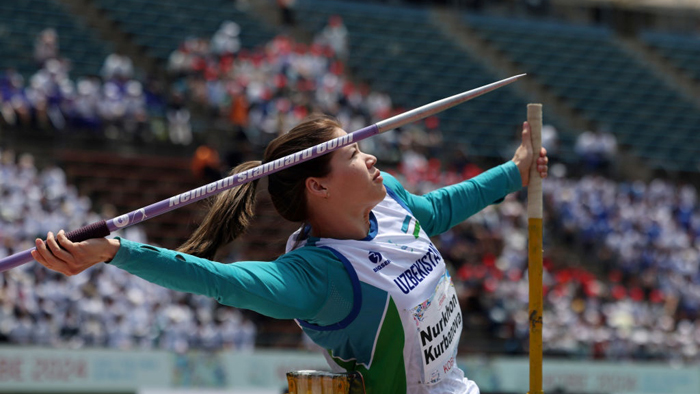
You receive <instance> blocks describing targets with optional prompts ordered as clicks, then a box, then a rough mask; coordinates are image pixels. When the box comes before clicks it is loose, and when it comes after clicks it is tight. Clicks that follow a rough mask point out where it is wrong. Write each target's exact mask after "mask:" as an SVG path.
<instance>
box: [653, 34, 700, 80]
mask: <svg viewBox="0 0 700 394" xmlns="http://www.w3.org/2000/svg"><path fill="white" fill-rule="evenodd" d="M640 38H641V39H642V40H643V41H644V42H645V43H646V44H647V45H650V46H651V47H652V48H654V49H656V50H657V51H658V52H659V53H660V54H661V56H663V57H664V58H666V59H667V60H668V61H670V62H671V64H673V65H674V66H676V67H678V68H679V69H681V70H682V71H683V72H685V73H686V74H688V75H689V76H690V77H691V78H693V79H695V80H697V81H700V38H698V37H691V36H688V35H681V34H673V33H662V32H657V31H644V32H642V33H641V34H640Z"/></svg>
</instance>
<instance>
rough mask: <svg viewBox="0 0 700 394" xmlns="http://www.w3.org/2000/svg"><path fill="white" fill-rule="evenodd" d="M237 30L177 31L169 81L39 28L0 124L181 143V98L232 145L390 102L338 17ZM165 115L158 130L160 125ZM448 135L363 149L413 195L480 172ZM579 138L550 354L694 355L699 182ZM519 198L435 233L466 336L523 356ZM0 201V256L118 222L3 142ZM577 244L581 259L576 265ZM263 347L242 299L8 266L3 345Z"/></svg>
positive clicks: (699, 281) (698, 312) (352, 120)
mask: <svg viewBox="0 0 700 394" xmlns="http://www.w3.org/2000/svg"><path fill="white" fill-rule="evenodd" d="M239 29H240V27H239V26H238V25H237V24H236V23H235V22H233V21H225V22H223V23H222V24H221V28H220V29H219V30H218V31H217V32H216V33H215V34H214V35H213V36H212V37H211V38H201V37H198V38H191V39H188V40H186V41H184V42H182V43H181V45H180V47H179V48H177V49H175V50H174V51H173V53H172V54H171V56H170V57H169V59H168V67H167V68H168V71H169V73H170V76H169V77H170V81H171V86H169V87H168V88H167V89H163V88H160V87H158V84H155V83H153V82H152V81H149V80H145V79H141V80H139V79H138V78H137V77H135V73H134V70H133V65H131V61H130V60H129V59H128V58H125V57H123V56H121V55H119V54H113V55H110V56H109V57H108V58H107V59H105V64H104V67H103V69H102V73H101V76H100V77H96V76H78V77H77V78H76V79H75V80H72V79H71V78H69V76H68V75H69V74H68V69H69V65H70V62H69V61H68V59H62V58H61V57H60V51H59V50H58V43H59V42H60V41H59V39H60V38H59V37H60V31H55V30H51V29H48V30H45V31H44V32H42V34H41V35H40V36H39V37H38V38H37V44H36V48H35V59H36V61H37V71H36V73H35V74H34V75H33V76H31V78H29V82H28V83H25V81H24V79H23V77H22V76H21V75H20V74H18V73H16V72H14V71H13V70H5V71H4V73H3V75H2V78H1V79H0V95H1V96H2V115H3V118H4V121H5V123H6V124H7V125H9V126H13V125H14V126H18V127H19V126H20V125H21V126H24V127H46V128H50V129H56V130H59V131H62V132H70V131H71V130H74V129H88V130H91V132H95V133H104V136H105V138H126V137H130V138H139V139H140V140H141V141H148V140H153V139H169V140H170V141H171V142H173V143H176V144H191V143H192V142H193V135H192V130H191V128H190V126H189V110H188V109H187V105H194V106H197V107H199V108H203V109H205V110H206V111H207V113H208V114H209V115H210V116H212V117H213V118H216V119H219V120H221V121H223V122H226V123H227V124H229V125H230V128H231V130H233V132H232V134H231V135H232V136H235V137H236V141H237V142H238V143H239V144H249V145H251V146H254V147H260V146H264V145H265V144H266V143H267V142H268V141H269V140H270V139H272V138H274V137H275V136H276V135H277V133H279V132H280V131H283V130H288V129H290V128H291V127H293V125H295V124H296V123H297V122H299V121H300V120H301V119H303V118H304V117H305V116H307V115H309V114H310V113H312V112H323V113H329V114H333V115H335V116H336V117H338V119H339V120H340V121H341V122H342V124H343V125H344V126H345V128H346V129H347V130H355V129H358V128H361V127H363V126H365V125H367V124H371V123H373V122H376V121H377V120H380V119H384V118H386V117H387V116H390V115H391V114H393V113H394V112H395V111H397V109H396V108H394V107H393V106H392V101H391V98H390V97H389V96H388V95H387V94H386V93H382V92H378V91H373V90H372V89H371V88H370V87H369V86H367V85H364V84H361V83H356V82H353V81H351V80H350V78H348V77H347V75H346V70H345V64H344V60H343V59H344V58H345V57H346V56H347V43H346V38H345V35H346V34H347V31H346V30H345V28H344V26H343V25H342V19H340V18H339V17H336V18H334V19H333V20H332V21H330V23H329V24H328V26H327V28H326V29H324V30H322V31H319V32H318V33H317V35H316V36H315V39H314V40H313V42H312V43H311V44H302V43H299V42H296V41H295V40H294V39H292V38H290V37H289V36H286V35H280V36H277V37H275V38H274V39H272V40H271V41H269V42H268V43H267V45H265V46H264V47H260V48H255V49H252V50H251V49H244V48H242V47H241V44H240V42H239V41H238V35H239ZM158 118H161V119H166V122H167V125H164V126H163V127H158V126H156V125H154V123H153V122H152V120H153V119H158ZM159 130H160V131H159ZM162 130H169V133H167V134H166V133H164V132H163V131H162ZM546 133H547V134H546V135H547V136H546V139H545V146H547V147H548V148H549V149H550V155H551V156H552V157H553V158H556V147H557V146H556V129H554V128H553V127H548V128H547V130H546ZM611 138H612V140H611ZM441 143H442V136H441V132H440V123H439V121H438V119H437V118H429V119H427V120H426V121H425V122H424V123H423V124H421V125H416V126H412V127H407V128H404V129H402V130H399V131H395V132H390V133H386V134H382V135H380V136H377V137H375V138H373V139H370V140H367V141H366V142H363V145H364V146H363V148H364V149H365V150H366V151H368V152H370V153H373V154H375V155H377V156H378V157H379V159H380V160H381V161H382V162H383V163H385V164H384V165H385V167H384V168H382V169H384V170H387V171H389V172H392V173H394V174H395V175H396V176H397V177H399V178H400V179H401V180H402V181H403V183H404V184H405V186H406V187H407V188H408V189H409V190H412V191H414V192H416V193H420V192H424V191H428V190H431V189H434V188H436V187H439V186H442V185H446V184H451V183H454V182H458V181H461V180H465V179H468V178H470V177H472V176H474V175H476V174H478V173H480V172H481V171H482V170H483V168H484V166H483V164H481V163H478V162H474V161H472V158H471V157H470V156H469V155H468V154H466V153H465V152H461V151H459V150H458V149H455V151H454V152H452V154H451V155H449V156H441V155H439V154H438V150H437V149H436V147H439V146H440V145H441ZM2 148H9V147H2ZM578 148H579V149H577V153H578V154H579V160H578V161H577V162H575V164H574V165H575V166H577V167H578V169H580V168H586V169H587V170H586V171H584V173H585V174H584V175H583V176H578V175H576V174H575V175H572V173H574V172H575V171H574V170H575V168H571V167H570V168H567V167H565V166H564V165H563V164H556V165H553V166H552V169H551V178H550V179H548V180H547V181H546V182H544V186H545V190H544V193H545V206H546V208H545V211H546V215H547V216H546V218H545V228H546V230H545V231H546V234H545V240H546V242H548V243H549V245H545V252H547V249H548V247H553V246H556V247H557V248H558V250H564V251H566V253H563V254H558V255H553V254H552V255H548V254H546V255H545V256H546V261H545V268H546V270H545V271H546V272H545V287H546V289H545V298H546V300H545V306H546V311H545V314H544V321H545V324H544V334H543V335H544V343H545V353H546V354H549V355H560V356H565V357H573V358H587V359H608V360H623V359H638V360H671V361H684V362H697V361H700V352H699V350H700V267H699V262H700V259H699V257H700V256H699V252H700V251H699V249H698V248H699V247H700V243H699V242H700V238H698V237H700V210H698V208H697V199H698V196H697V190H696V188H695V187H694V186H692V185H689V184H681V185H679V184H675V183H672V182H670V181H667V180H663V179H656V180H654V181H652V182H648V183H645V182H640V181H624V180H622V181H621V180H618V179H616V177H614V176H613V173H614V167H615V165H616V163H615V162H614V153H615V151H616V149H617V147H616V143H615V141H614V137H612V135H611V134H606V133H603V134H601V133H599V132H597V131H596V132H593V133H588V134H582V136H581V137H580V141H579V145H578ZM222 153H223V152H222ZM220 170H221V171H223V170H224V169H223V168H222V169H220ZM524 198H525V195H524V194H522V193H516V194H512V195H510V196H508V197H507V198H506V200H505V201H504V202H503V203H501V204H499V205H495V206H491V207H489V208H487V209H485V210H484V211H483V212H481V213H479V214H477V215H475V216H474V217H473V218H471V219H470V220H468V221H467V222H465V223H463V224H461V225H459V226H457V227H455V228H454V229H452V230H451V231H448V232H447V233H445V234H443V235H441V236H439V237H436V240H435V242H436V244H437V246H438V249H439V250H440V251H441V252H442V254H443V256H444V257H445V259H446V260H447V261H448V262H449V264H450V266H451V268H452V269H453V271H454V275H453V277H454V278H455V281H456V285H457V287H458V288H459V291H460V296H461V297H462V303H461V305H462V307H463V309H464V310H465V313H464V316H465V327H466V331H465V333H464V335H463V337H469V336H470V330H479V329H481V330H485V332H488V333H489V334H488V338H486V339H487V340H490V341H492V342H490V343H493V344H498V346H499V347H498V348H495V349H494V351H497V352H499V353H508V354H522V353H524V352H526V350H527V340H528V324H529V322H528V316H527V292H528V284H527V277H526V269H527V247H526V246H527V233H526V228H527V225H526V223H527V222H526V209H525V204H524ZM0 202H1V204H0V257H4V256H7V255H9V254H12V253H16V252H19V251H21V250H24V249H28V248H29V247H31V246H32V240H33V239H34V238H35V237H37V236H43V235H45V234H46V232H47V231H56V230H57V229H61V228H65V229H72V228H78V227H80V226H82V225H84V224H87V223H91V222H94V221H96V220H99V219H100V218H101V217H113V216H114V212H113V211H112V210H113V208H110V207H97V206H93V205H92V202H91V201H90V199H89V198H88V197H86V196H83V195H81V194H80V192H79V191H78V190H77V189H76V188H75V187H74V186H72V185H70V184H68V182H67V180H66V174H65V173H64V172H63V170H61V168H60V167H58V166H56V165H52V166H48V167H45V168H37V167H36V166H35V164H34V161H33V158H32V156H31V155H28V154H23V153H22V152H14V151H13V150H12V149H5V150H4V151H2V156H1V157H0ZM110 209H112V210H110ZM98 211H99V212H100V213H99V214H98V213H97V212H98ZM126 231H128V232H126V233H120V234H117V235H121V236H124V237H126V238H129V239H133V240H136V241H145V242H147V241H148V240H147V239H146V237H145V234H144V233H143V231H141V230H139V228H138V227H136V228H133V229H132V228H129V229H127V230H126ZM574 253H575V254H576V255H577V256H579V257H580V260H581V261H576V262H574V261H568V258H567V254H574ZM243 257H245V256H243ZM572 260H573V259H572ZM76 300H81V301H80V302H76ZM255 341H256V326H255V324H254V323H253V322H251V321H250V320H249V319H247V318H246V317H245V316H244V314H242V313H241V312H240V311H238V310H236V309H233V308H225V307H221V306H218V305H217V304H216V302H215V301H213V300H210V299H207V298H204V297H200V296H193V295H187V294H180V293H176V292H172V291H169V290H165V289H162V288H160V287H158V286H155V285H152V284H149V283H147V282H145V281H143V280H140V279H139V278H136V277H133V276H130V275H128V274H126V273H125V272H122V271H120V270H118V269H115V268H113V267H110V266H108V265H99V266H96V267H94V268H92V269H91V270H90V271H89V272H87V273H84V274H82V275H78V276H75V277H64V276H61V275H57V274H54V273H52V272H49V271H47V270H45V269H43V268H42V267H40V266H38V265H37V264H27V265H24V266H21V267H18V268H15V269H13V270H11V271H8V272H6V273H4V274H3V275H2V276H0V342H7V343H11V344H20V345H28V344H35V345H46V346H55V347H83V346H100V347H112V348H163V349H169V350H174V351H180V352H182V351H186V350H188V349H192V348H201V349H207V350H219V349H236V350H251V349H253V348H254V346H255ZM302 344H303V340H302V338H301V336H300V338H299V346H302Z"/></svg>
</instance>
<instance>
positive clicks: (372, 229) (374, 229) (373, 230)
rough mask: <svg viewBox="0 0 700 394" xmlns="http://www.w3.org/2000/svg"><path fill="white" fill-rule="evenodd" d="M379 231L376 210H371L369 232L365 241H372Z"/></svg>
mask: <svg viewBox="0 0 700 394" xmlns="http://www.w3.org/2000/svg"><path fill="white" fill-rule="evenodd" d="M377 233H379V223H377V217H376V216H374V212H372V211H369V233H368V234H367V236H366V237H364V238H363V239H362V240H363V241H371V240H373V239H374V237H376V236H377Z"/></svg>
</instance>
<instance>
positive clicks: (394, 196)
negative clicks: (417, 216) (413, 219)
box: [385, 187, 413, 215]
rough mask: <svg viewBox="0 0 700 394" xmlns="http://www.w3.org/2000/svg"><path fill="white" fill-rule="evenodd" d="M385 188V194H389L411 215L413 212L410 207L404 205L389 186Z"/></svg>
mask: <svg viewBox="0 0 700 394" xmlns="http://www.w3.org/2000/svg"><path fill="white" fill-rule="evenodd" d="M385 189H386V194H388V195H389V197H391V198H393V199H394V200H395V201H396V202H397V203H398V204H399V205H401V206H402V207H403V208H404V209H405V210H407V211H408V212H409V213H410V214H411V215H413V212H411V209H410V208H409V207H408V205H406V203H405V202H404V201H403V200H402V199H401V198H400V197H399V196H398V195H397V194H396V192H395V191H393V190H391V188H388V187H385Z"/></svg>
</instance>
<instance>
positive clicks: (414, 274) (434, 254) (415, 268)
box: [394, 244, 442, 294]
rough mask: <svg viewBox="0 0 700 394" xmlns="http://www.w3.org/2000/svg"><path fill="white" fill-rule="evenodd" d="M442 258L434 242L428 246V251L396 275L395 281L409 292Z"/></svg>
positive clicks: (403, 290) (406, 292) (402, 289)
mask: <svg viewBox="0 0 700 394" xmlns="http://www.w3.org/2000/svg"><path fill="white" fill-rule="evenodd" d="M441 260H442V257H440V253H439V252H438V250H437V249H435V246H433V244H430V245H429V246H428V252H427V253H426V254H424V255H423V257H421V258H420V259H418V260H416V261H415V262H414V263H413V264H411V266H410V267H409V268H408V269H407V270H406V271H404V272H402V273H401V275H399V276H398V277H396V278H395V279H394V283H395V284H396V286H398V287H399V289H401V291H402V292H403V293H404V294H408V293H410V292H411V290H413V289H415V288H416V287H417V286H418V285H419V284H420V282H422V281H423V279H425V278H427V277H428V275H430V273H431V272H433V269H434V268H435V267H436V266H437V265H438V263H439V262H440V261H441Z"/></svg>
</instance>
